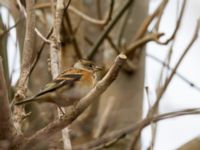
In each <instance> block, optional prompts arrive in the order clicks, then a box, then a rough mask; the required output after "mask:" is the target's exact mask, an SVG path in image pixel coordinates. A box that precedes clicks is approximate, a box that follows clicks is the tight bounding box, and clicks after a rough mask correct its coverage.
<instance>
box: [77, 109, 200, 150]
mask: <svg viewBox="0 0 200 150" xmlns="http://www.w3.org/2000/svg"><path fill="white" fill-rule="evenodd" d="M198 114H200V109H199V108H193V109H184V110H180V111H174V112H169V113H164V114H160V115H156V116H151V117H146V118H144V119H143V120H141V121H139V122H137V123H135V124H133V125H130V126H127V127H126V128H123V129H120V130H118V131H113V132H111V133H109V134H107V135H105V136H103V137H101V138H98V139H95V140H93V141H91V142H89V143H86V144H83V145H80V146H77V147H75V148H74V150H88V149H94V148H95V149H98V148H97V147H101V148H103V147H108V144H107V143H109V142H110V141H113V139H118V140H119V138H123V137H125V135H126V134H129V133H133V132H136V131H138V130H139V129H143V128H145V127H146V126H148V125H150V124H151V123H152V122H153V123H156V122H158V121H162V120H165V119H170V118H175V117H180V116H185V115H198ZM111 144H112V143H111Z"/></svg>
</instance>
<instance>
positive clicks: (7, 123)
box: [0, 57, 14, 140]
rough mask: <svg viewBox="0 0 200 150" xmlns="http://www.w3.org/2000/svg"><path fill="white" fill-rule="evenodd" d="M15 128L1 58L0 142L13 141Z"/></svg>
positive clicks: (0, 59)
mask: <svg viewBox="0 0 200 150" xmlns="http://www.w3.org/2000/svg"><path fill="white" fill-rule="evenodd" d="M13 127H14V126H13V122H12V119H11V110H10V107H9V99H8V91H7V86H6V80H5V78H4V69H3V64H2V58H1V57H0V140H11V139H12V136H13V131H14V130H13V129H14V128H13Z"/></svg>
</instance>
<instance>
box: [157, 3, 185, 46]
mask: <svg viewBox="0 0 200 150" xmlns="http://www.w3.org/2000/svg"><path fill="white" fill-rule="evenodd" d="M186 2H187V1H186V0H184V1H183V4H182V8H181V12H180V15H179V18H178V20H177V23H176V27H175V29H174V32H173V34H172V35H171V36H170V37H169V38H168V39H167V40H166V41H163V42H161V41H157V42H158V44H162V45H167V44H168V43H169V42H170V41H171V40H172V39H174V38H175V36H176V33H177V32H178V30H179V29H180V25H181V21H182V18H183V15H184V12H185V6H186Z"/></svg>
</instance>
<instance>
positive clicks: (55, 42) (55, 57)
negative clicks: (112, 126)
mask: <svg viewBox="0 0 200 150" xmlns="http://www.w3.org/2000/svg"><path fill="white" fill-rule="evenodd" d="M69 3H70V0H69V1H68V4H69ZM52 5H53V4H52ZM52 7H53V6H52ZM53 11H54V10H53ZM64 11H65V4H64V0H58V1H57V3H56V10H55V12H53V13H54V14H55V15H54V30H53V35H52V42H51V45H50V57H51V74H52V77H53V79H54V78H56V76H57V75H58V74H59V72H60V58H61V57H60V55H61V54H60V51H61V34H60V31H61V25H62V20H63V14H64ZM58 114H59V116H61V112H60V110H59V109H58ZM62 137H63V143H64V149H68V150H71V149H72V147H71V141H70V139H69V131H68V128H65V129H63V130H62Z"/></svg>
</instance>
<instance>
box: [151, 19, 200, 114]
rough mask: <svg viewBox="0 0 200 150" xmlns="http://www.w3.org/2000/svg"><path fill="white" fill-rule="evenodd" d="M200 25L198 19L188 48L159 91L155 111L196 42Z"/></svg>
mask: <svg viewBox="0 0 200 150" xmlns="http://www.w3.org/2000/svg"><path fill="white" fill-rule="evenodd" d="M199 26H200V21H199V20H198V22H197V25H196V28H195V31H194V35H193V37H192V39H191V41H190V42H189V44H188V46H187V47H186V49H185V50H184V52H183V54H182V55H181V57H180V58H179V60H178V62H177V64H176V65H175V67H174V69H173V70H172V72H171V74H170V76H169V77H168V78H167V80H166V81H165V84H164V86H163V88H162V89H161V90H160V93H158V96H157V99H156V102H155V104H154V106H153V107H152V110H153V111H154V109H155V108H156V107H157V106H158V105H159V102H160V100H161V98H162V96H163V94H164V93H165V91H166V89H167V87H168V85H169V83H170V82H171V80H172V78H173V77H174V75H175V73H176V71H177V69H178V67H179V66H180V64H181V62H182V61H183V59H184V58H185V56H186V54H187V53H188V52H189V50H190V49H191V47H192V45H193V44H194V42H195V41H196V39H197V37H198V30H199Z"/></svg>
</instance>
